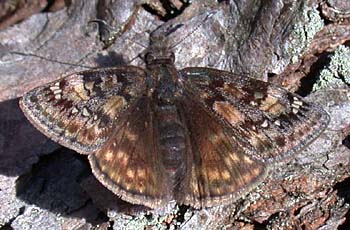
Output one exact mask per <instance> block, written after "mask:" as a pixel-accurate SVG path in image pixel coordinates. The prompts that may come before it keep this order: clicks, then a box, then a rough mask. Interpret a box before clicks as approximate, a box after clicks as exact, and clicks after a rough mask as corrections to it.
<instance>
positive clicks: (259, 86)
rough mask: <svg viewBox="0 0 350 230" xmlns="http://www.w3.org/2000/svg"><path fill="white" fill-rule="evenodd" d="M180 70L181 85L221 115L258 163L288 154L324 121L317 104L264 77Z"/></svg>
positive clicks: (309, 138)
mask: <svg viewBox="0 0 350 230" xmlns="http://www.w3.org/2000/svg"><path fill="white" fill-rule="evenodd" d="M181 75H182V76H183V78H184V82H185V88H186V90H188V91H190V92H191V93H192V94H194V95H198V97H199V98H200V99H199V100H200V101H201V102H200V103H202V104H203V105H204V106H205V107H206V108H207V109H208V110H209V111H211V113H213V114H215V116H216V117H217V118H219V119H220V120H222V124H223V125H225V126H227V127H228V128H229V129H230V130H231V131H232V135H233V136H234V138H235V140H236V141H237V144H238V145H239V146H243V147H244V148H245V149H247V154H249V156H252V157H254V158H255V159H259V160H262V161H264V162H266V161H269V162H276V161H281V160H284V159H288V158H290V157H291V156H292V155H293V154H294V153H296V152H298V151H300V150H301V149H302V148H304V147H305V146H306V145H307V144H309V143H310V142H311V141H312V140H314V139H315V138H316V137H317V136H318V135H319V134H320V133H321V132H322V131H323V130H324V129H325V127H326V126H327V124H328V122H329V116H328V114H327V113H326V112H325V111H323V110H322V109H320V108H318V107H317V106H315V105H313V104H311V103H309V102H305V101H304V100H303V99H302V98H300V96H298V95H296V94H293V93H291V92H288V91H287V90H285V89H283V88H281V87H278V86H275V85H271V84H270V83H267V82H264V81H260V80H257V79H253V78H249V77H242V76H238V75H234V74H232V73H230V72H227V71H221V70H216V69H210V68H197V67H191V68H185V69H183V70H182V71H181Z"/></svg>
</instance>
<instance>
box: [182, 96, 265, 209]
mask: <svg viewBox="0 0 350 230" xmlns="http://www.w3.org/2000/svg"><path fill="white" fill-rule="evenodd" d="M178 107H179V108H181V110H182V111H181V112H182V114H183V119H184V123H185V124H186V127H187V129H188V135H189V136H188V139H189V144H188V145H189V148H188V149H187V155H186V166H187V167H186V168H187V172H186V173H185V177H184V178H183V180H182V182H181V184H180V187H179V191H178V192H179V193H178V194H177V201H178V202H179V203H184V204H187V205H191V206H193V207H197V208H199V207H208V206H214V205H218V204H228V203H230V202H232V201H234V200H236V199H238V198H239V197H240V196H241V195H242V194H243V193H246V192H248V191H249V190H251V189H252V188H253V187H254V186H255V185H257V184H258V183H259V182H260V181H261V180H262V179H263V178H264V176H265V175H266V169H265V165H264V164H263V163H262V162H260V161H258V160H255V159H253V158H251V157H250V156H249V155H248V154H247V153H246V150H245V149H244V148H243V147H241V146H240V145H239V142H238V141H237V140H236V139H235V138H234V137H232V133H231V131H230V129H229V128H230V127H228V126H223V125H222V123H221V122H220V121H219V118H218V117H216V116H215V115H214V113H213V112H212V111H210V110H209V109H207V108H205V107H204V106H203V104H202V103H201V101H200V99H199V98H198V96H197V95H195V94H191V93H190V92H185V97H184V98H183V100H180V101H179V102H178Z"/></svg>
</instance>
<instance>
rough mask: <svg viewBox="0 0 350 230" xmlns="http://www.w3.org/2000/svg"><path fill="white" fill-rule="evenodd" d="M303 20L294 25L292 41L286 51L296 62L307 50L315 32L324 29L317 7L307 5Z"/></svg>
mask: <svg viewBox="0 0 350 230" xmlns="http://www.w3.org/2000/svg"><path fill="white" fill-rule="evenodd" d="M302 12H303V13H302V15H301V16H300V17H301V20H299V21H298V22H297V23H296V24H295V25H294V30H293V32H292V36H291V41H290V42H289V43H286V46H287V47H286V51H287V53H288V54H289V56H290V57H291V61H292V63H295V62H297V61H298V60H299V58H300V57H301V56H302V55H303V54H304V53H305V52H306V51H307V48H308V46H309V45H310V43H311V41H312V39H313V38H314V36H315V34H316V33H317V32H319V31H320V30H322V29H323V27H324V22H323V20H322V18H321V16H320V14H319V11H318V10H317V9H316V8H311V7H307V6H305V7H304V9H303V11H302Z"/></svg>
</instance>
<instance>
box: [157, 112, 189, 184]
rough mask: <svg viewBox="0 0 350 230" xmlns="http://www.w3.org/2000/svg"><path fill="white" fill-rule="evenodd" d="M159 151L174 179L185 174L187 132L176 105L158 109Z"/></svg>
mask: <svg viewBox="0 0 350 230" xmlns="http://www.w3.org/2000/svg"><path fill="white" fill-rule="evenodd" d="M157 117H158V137H159V139H158V140H159V150H160V155H161V156H162V163H163V165H164V168H165V169H166V170H167V172H168V173H169V176H170V177H171V178H173V179H176V178H178V177H179V176H180V175H179V172H183V171H184V170H183V167H184V160H183V156H184V154H185V150H186V139H185V132H184V127H183V124H182V122H181V121H180V119H179V116H178V112H177V108H176V106H175V105H167V106H161V107H158V109H157Z"/></svg>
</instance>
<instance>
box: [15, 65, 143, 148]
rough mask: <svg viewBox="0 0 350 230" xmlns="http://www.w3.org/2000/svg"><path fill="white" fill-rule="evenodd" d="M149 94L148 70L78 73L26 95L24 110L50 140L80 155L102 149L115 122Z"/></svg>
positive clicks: (134, 69)
mask: <svg viewBox="0 0 350 230" xmlns="http://www.w3.org/2000/svg"><path fill="white" fill-rule="evenodd" d="M145 90H146V83H145V73H144V70H142V69H141V68H137V67H132V66H122V67H115V68H108V69H103V70H101V69H98V70H90V71H84V72H80V73H75V74H72V75H69V76H67V77H64V78H62V79H59V80H57V81H54V82H51V83H49V84H46V85H43V86H41V87H38V88H36V89H33V90H32V91H30V92H28V93H27V94H25V95H24V96H23V97H22V98H21V100H20V106H21V108H22V110H23V112H24V114H25V115H26V116H27V118H28V119H29V121H31V123H32V124H33V125H34V126H35V127H37V128H38V129H39V130H40V131H42V132H43V133H44V134H46V135H47V136H48V137H50V138H51V139H53V140H54V141H57V142H58V143H60V144H62V145H64V146H66V147H68V148H71V149H74V150H76V151H77V152H80V153H91V152H93V151H95V150H97V149H98V148H100V147H101V146H102V144H103V143H104V142H105V141H106V139H107V138H108V136H109V135H110V133H111V130H112V129H113V126H114V122H115V120H117V119H118V117H119V116H120V114H122V113H123V111H124V110H125V109H126V108H127V107H128V105H129V104H130V103H132V101H133V100H135V98H137V97H140V95H142V93H144V92H145Z"/></svg>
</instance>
